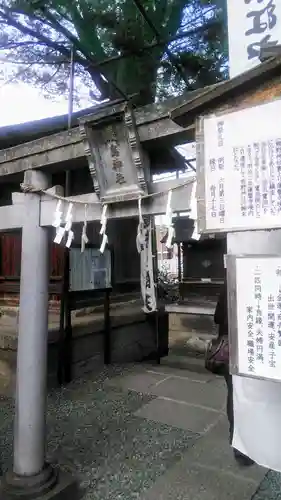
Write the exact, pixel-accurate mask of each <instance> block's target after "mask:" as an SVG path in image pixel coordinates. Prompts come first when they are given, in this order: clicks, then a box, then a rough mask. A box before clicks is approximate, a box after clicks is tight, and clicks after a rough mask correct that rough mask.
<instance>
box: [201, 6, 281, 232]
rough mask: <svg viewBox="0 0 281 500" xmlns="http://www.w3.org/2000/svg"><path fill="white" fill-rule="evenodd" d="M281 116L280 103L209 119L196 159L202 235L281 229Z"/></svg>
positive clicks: (206, 119)
mask: <svg viewBox="0 0 281 500" xmlns="http://www.w3.org/2000/svg"><path fill="white" fill-rule="evenodd" d="M280 3H281V1H280ZM280 116H281V100H276V101H274V102H270V103H268V104H263V105H260V106H255V107H252V108H247V109H243V110H240V111H236V112H232V113H229V114H225V115H222V116H210V117H206V118H204V120H203V123H204V153H201V155H202V156H201V157H200V154H199V155H198V158H197V160H198V166H197V175H198V178H197V181H198V200H197V201H198V226H199V230H200V231H202V232H211V233H214V232H220V231H224V232H225V231H236V230H247V229H248V230H250V229H265V228H266V229H268V228H280V227H281V120H280Z"/></svg>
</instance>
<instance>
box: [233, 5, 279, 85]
mask: <svg viewBox="0 0 281 500" xmlns="http://www.w3.org/2000/svg"><path fill="white" fill-rule="evenodd" d="M227 11H228V12H227V14H228V43H229V74H230V78H234V77H235V76H237V75H239V74H241V73H244V71H247V70H249V69H251V68H253V67H255V66H257V65H258V64H259V63H260V60H259V55H260V49H261V46H266V47H270V46H275V45H277V44H279V43H281V2H280V0H227Z"/></svg>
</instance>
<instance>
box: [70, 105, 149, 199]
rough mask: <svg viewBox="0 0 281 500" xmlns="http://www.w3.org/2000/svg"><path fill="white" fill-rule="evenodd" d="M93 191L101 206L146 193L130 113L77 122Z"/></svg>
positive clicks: (143, 161) (124, 110) (143, 162)
mask: <svg viewBox="0 0 281 500" xmlns="http://www.w3.org/2000/svg"><path fill="white" fill-rule="evenodd" d="M80 132H81V135H82V137H83V138H84V144H85V154H86V156H87V157H88V163H89V168H90V173H91V177H92V179H93V184H94V189H95V192H96V193H97V195H98V196H99V198H100V200H101V202H103V203H114V202H117V201H127V200H135V199H137V198H139V196H141V195H144V194H146V193H147V181H148V179H149V177H148V175H149V168H148V164H147V159H146V157H145V155H144V153H143V151H142V148H141V145H140V142H139V138H138V133H137V130H136V125H135V121H134V116H133V112H132V111H131V109H129V108H125V107H124V106H123V108H121V110H118V111H117V112H116V113H115V114H114V115H113V116H112V114H111V116H110V117H108V118H107V119H102V120H98V121H97V117H96V116H95V115H92V116H88V117H84V118H83V119H82V120H81V121H80Z"/></svg>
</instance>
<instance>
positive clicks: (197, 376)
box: [144, 364, 219, 383]
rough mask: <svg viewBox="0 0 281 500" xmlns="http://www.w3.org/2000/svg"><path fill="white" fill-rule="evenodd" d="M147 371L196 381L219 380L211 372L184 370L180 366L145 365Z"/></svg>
mask: <svg viewBox="0 0 281 500" xmlns="http://www.w3.org/2000/svg"><path fill="white" fill-rule="evenodd" d="M144 368H145V371H146V372H148V373H159V374H164V375H166V376H169V375H171V376H174V377H179V378H182V379H188V380H194V381H196V382H202V383H208V382H211V381H213V380H214V381H217V380H219V378H218V377H216V376H215V375H212V374H211V373H208V372H206V373H196V372H191V371H188V370H183V369H180V368H172V367H171V366H165V365H162V364H160V365H151V366H150V365H144Z"/></svg>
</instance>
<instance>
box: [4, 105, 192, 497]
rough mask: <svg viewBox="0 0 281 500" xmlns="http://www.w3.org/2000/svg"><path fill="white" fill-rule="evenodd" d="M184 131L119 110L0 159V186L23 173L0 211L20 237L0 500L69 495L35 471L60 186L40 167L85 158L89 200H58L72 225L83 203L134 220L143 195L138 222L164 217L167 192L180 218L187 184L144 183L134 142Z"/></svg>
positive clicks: (45, 471)
mask: <svg viewBox="0 0 281 500" xmlns="http://www.w3.org/2000/svg"><path fill="white" fill-rule="evenodd" d="M174 106H175V102H174V101H173V103H172V106H171V107H174ZM159 109H160V111H159ZM140 116H141V117H142V124H140V121H141V118H140ZM145 117H146V118H145ZM145 120H146V121H145ZM149 120H150V121H149ZM138 121H139V125H138V124H137V122H138ZM192 133H193V127H189V129H186V130H185V129H182V128H181V127H178V126H177V125H175V124H174V123H173V122H172V121H171V120H170V119H169V117H168V111H167V110H166V112H165V113H163V109H161V107H160V108H159V106H158V108H157V107H155V108H154V111H152V112H150V117H149V118H147V113H145V112H144V111H141V110H140V111H139V112H136V113H135V112H132V110H131V109H129V108H128V107H127V106H126V105H119V106H117V107H115V108H112V107H111V108H107V109H106V110H103V111H101V112H100V113H95V114H93V115H89V116H86V117H83V118H82V119H81V120H80V123H79V127H76V128H74V129H72V130H71V131H69V132H59V133H57V134H53V135H51V136H49V137H45V138H40V139H37V140H35V141H33V142H30V143H25V144H21V145H19V146H15V147H12V148H10V149H7V150H2V151H0V178H2V179H1V181H3V180H6V179H7V180H9V179H10V178H12V177H13V176H14V175H16V174H19V173H21V172H24V186H25V192H24V193H13V194H12V205H8V206H3V207H1V208H0V231H5V230H12V229H18V228H21V229H22V261H21V281H20V310H19V331H18V358H17V385H16V405H15V427H14V462H13V471H11V472H9V473H8V474H7V475H6V476H5V477H4V479H3V481H2V485H1V490H0V497H1V499H2V498H3V499H4V498H5V499H6V498H7V499H13V498H26V499H29V498H35V499H36V498H44V499H49V498H66V497H67V498H70V497H71V498H73V499H74V498H75V495H76V493H77V490H76V485H75V482H74V480H73V478H70V477H67V476H65V475H64V474H61V473H57V472H56V471H55V469H54V468H53V467H52V466H51V465H46V463H45V415H46V390H47V389H46V370H47V338H48V280H49V273H48V228H50V226H51V225H52V222H53V215H54V212H55V208H56V205H57V199H56V198H55V196H56V195H59V196H62V195H63V189H62V187H60V186H51V177H50V175H49V171H50V168H52V171H54V170H59V168H60V167H61V165H62V164H63V162H64V167H65V168H67V166H68V163H67V162H73V160H78V159H79V158H80V157H86V158H87V161H88V165H89V169H90V173H91V177H92V180H93V184H94V189H95V192H91V193H87V194H84V195H81V196H73V197H71V198H68V199H67V200H68V202H70V201H72V202H73V203H74V204H75V202H79V204H77V203H76V204H75V210H74V213H73V223H74V224H75V223H80V222H83V221H84V217H85V215H84V207H85V204H87V205H89V206H91V208H90V209H89V211H88V216H87V220H88V222H91V221H99V220H100V219H101V213H102V206H103V204H107V205H108V218H110V219H119V218H123V217H137V216H138V213H139V212H138V199H139V197H146V198H144V201H143V204H142V205H143V206H142V213H143V215H158V214H164V213H165V211H166V205H167V196H168V190H170V189H175V188H176V189H175V194H174V196H173V203H172V209H173V211H174V212H182V211H187V210H189V208H190V198H191V191H192V183H193V180H194V179H190V181H189V184H188V183H187V182H184V183H183V182H181V181H179V180H176V181H172V182H169V183H167V182H165V184H164V185H163V183H157V184H152V182H151V171H150V166H149V162H148V155H147V153H146V152H145V150H144V148H143V145H142V143H143V142H149V141H151V140H158V139H161V138H163V137H164V138H165V140H171V138H172V141H171V142H173V143H175V142H176V141H174V139H175V137H176V135H179V136H180V137H179V138H178V142H182V143H183V142H188V140H189V138H190V134H192ZM43 191H44V193H43ZM54 195H55V196H54ZM148 195H149V196H148ZM73 488H75V489H73ZM1 495H2V496H1ZM68 495H70V496H68Z"/></svg>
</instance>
